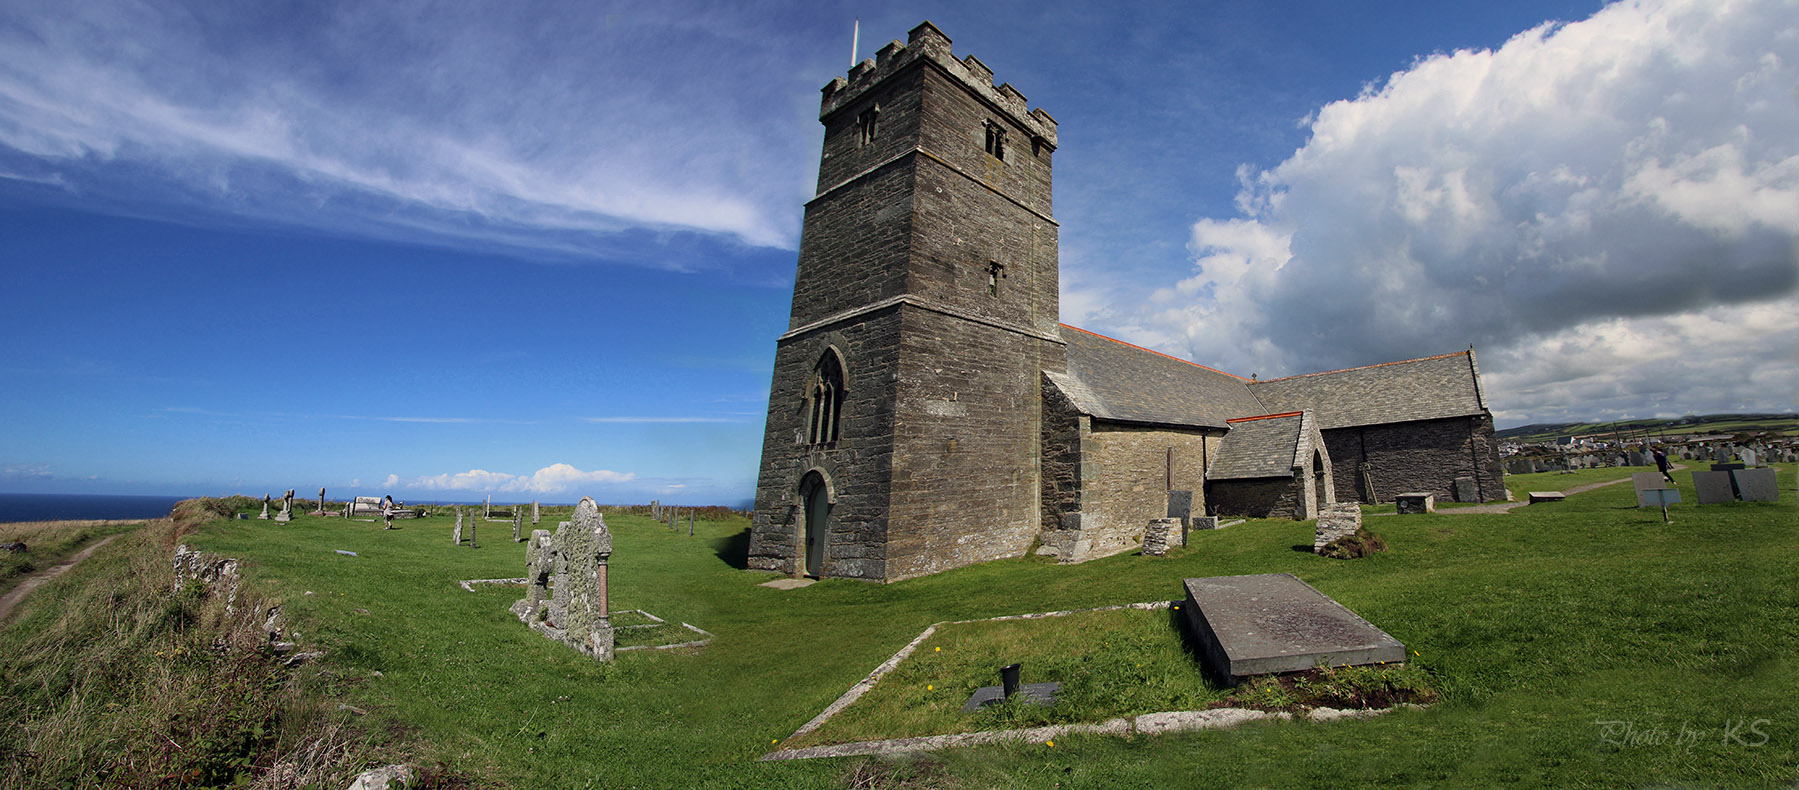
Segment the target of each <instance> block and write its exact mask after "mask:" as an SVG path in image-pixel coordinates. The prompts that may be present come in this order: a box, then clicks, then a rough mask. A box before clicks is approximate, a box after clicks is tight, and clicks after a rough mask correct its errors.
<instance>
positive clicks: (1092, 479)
mask: <svg viewBox="0 0 1799 790" xmlns="http://www.w3.org/2000/svg"><path fill="white" fill-rule="evenodd" d="M1208 442H1209V443H1210V446H1209V447H1208V446H1205V445H1206V444H1207V443H1208ZM1217 442H1218V440H1217V439H1216V438H1209V437H1207V436H1206V435H1205V433H1204V432H1203V429H1193V430H1191V431H1185V430H1178V429H1170V428H1150V427H1142V426H1134V425H1120V424H1116V423H1106V422H1101V421H1097V420H1096V421H1094V422H1093V430H1092V432H1091V433H1090V434H1088V436H1087V437H1086V441H1084V442H1083V443H1082V448H1083V452H1082V458H1081V460H1082V465H1081V468H1082V471H1081V478H1082V492H1083V494H1084V496H1083V497H1082V502H1081V532H1082V534H1083V536H1084V537H1085V538H1086V539H1087V540H1089V541H1091V544H1092V549H1091V556H1094V557H1101V556H1106V555H1108V554H1116V553H1118V552H1120V551H1125V550H1127V549H1130V548H1132V547H1134V546H1135V545H1136V544H1137V542H1138V541H1141V540H1142V539H1143V530H1144V528H1145V527H1147V526H1148V525H1149V520H1150V519H1152V518H1163V517H1165V516H1167V515H1168V492H1169V491H1171V490H1173V491H1192V492H1194V493H1193V496H1194V499H1195V502H1194V506H1193V509H1194V511H1195V512H1196V513H1202V514H1203V513H1204V512H1205V508H1204V497H1205V493H1204V492H1205V467H1204V463H1205V459H1206V458H1207V457H1209V456H1210V455H1211V454H1215V453H1216V452H1217V450H1218V445H1217ZM1169 448H1174V464H1173V468H1172V472H1173V474H1172V478H1173V484H1172V485H1170V483H1169V478H1170V474H1169V472H1170V467H1169V463H1168V461H1169V452H1168V451H1169Z"/></svg>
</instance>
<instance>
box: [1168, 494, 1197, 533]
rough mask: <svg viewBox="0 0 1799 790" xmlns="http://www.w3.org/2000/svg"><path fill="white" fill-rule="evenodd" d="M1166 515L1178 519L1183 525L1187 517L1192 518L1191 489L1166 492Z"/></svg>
mask: <svg viewBox="0 0 1799 790" xmlns="http://www.w3.org/2000/svg"><path fill="white" fill-rule="evenodd" d="M1168 517H1169V518H1178V519H1180V520H1181V524H1182V525H1183V526H1185V525H1186V524H1187V523H1188V519H1191V518H1193V492H1192V491H1170V492H1168Z"/></svg>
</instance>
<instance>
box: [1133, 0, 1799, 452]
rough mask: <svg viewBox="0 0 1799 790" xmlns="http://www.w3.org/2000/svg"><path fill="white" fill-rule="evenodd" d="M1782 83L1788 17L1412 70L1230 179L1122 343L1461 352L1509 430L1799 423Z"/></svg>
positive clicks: (1634, 26)
mask: <svg viewBox="0 0 1799 790" xmlns="http://www.w3.org/2000/svg"><path fill="white" fill-rule="evenodd" d="M1795 86H1799V14H1796V13H1794V7H1793V4H1792V3H1791V2H1790V0H1640V1H1639V2H1622V3H1618V4H1614V5H1610V6H1607V7H1605V8H1603V9H1601V10H1600V11H1599V12H1598V13H1596V14H1594V16H1592V17H1591V18H1589V19H1586V20H1584V21H1580V22H1574V23H1570V24H1566V25H1559V24H1545V25H1543V26H1540V27H1537V28H1535V29H1532V30H1528V31H1525V32H1523V33H1520V34H1519V35H1517V36H1515V37H1514V38H1512V39H1511V40H1510V41H1508V42H1507V43H1506V44H1504V45H1503V46H1501V47H1500V48H1498V49H1497V50H1480V51H1458V52H1454V53H1448V54H1437V55H1433V56H1430V57H1426V58H1422V59H1420V60H1418V61H1417V62H1415V63H1414V64H1413V65H1412V66H1411V67H1410V68H1408V69H1406V70H1405V71H1402V72H1399V73H1396V74H1394V75H1392V76H1391V77H1390V78H1389V79H1387V80H1386V81H1385V82H1384V83H1382V84H1379V85H1375V86H1370V87H1369V88H1368V89H1366V90H1365V91H1364V92H1363V94H1362V95H1360V96H1358V97H1356V98H1354V99H1349V100H1344V101H1338V102H1335V103H1332V104H1330V105H1327V106H1325V107H1323V108H1322V109H1320V110H1319V111H1318V112H1317V113H1316V114H1315V116H1314V117H1313V118H1312V120H1311V122H1310V139H1309V140H1308V141H1307V142H1306V143H1305V145H1304V146H1302V147H1301V148H1300V149H1299V150H1297V151H1296V152H1295V153H1294V154H1293V155H1292V156H1291V157H1290V158H1288V159H1287V160H1286V161H1284V162H1282V163H1280V164H1279V165H1277V166H1275V167H1273V168H1271V169H1267V170H1260V171H1257V170H1255V169H1253V168H1245V169H1243V170H1241V171H1240V173H1239V176H1240V180H1241V183H1242V187H1241V190H1240V192H1239V194H1238V197H1237V205H1238V207H1239V209H1240V210H1241V212H1242V215H1241V216H1239V217H1233V218H1224V219H1218V218H1206V219H1201V220H1199V221H1198V222H1196V223H1195V224H1194V225H1193V227H1192V239H1191V244H1190V248H1191V249H1192V250H1193V253H1194V267H1193V270H1192V271H1191V272H1190V273H1189V275H1188V276H1187V277H1185V278H1184V279H1181V280H1179V281H1178V282H1175V283H1172V284H1168V285H1166V286H1164V287H1162V288H1160V289H1159V290H1157V291H1156V292H1155V294H1154V295H1153V297H1152V299H1151V304H1150V307H1151V309H1150V310H1147V311H1145V312H1143V313H1141V314H1140V316H1141V317H1140V318H1138V319H1136V321H1137V323H1136V325H1134V326H1127V327H1120V328H1116V329H1117V331H1121V332H1123V333H1124V334H1126V335H1127V336H1129V337H1133V338H1136V339H1141V340H1145V341H1148V342H1152V343H1157V344H1159V345H1162V346H1163V347H1166V348H1172V349H1176V350H1181V351H1185V352H1186V353H1188V354H1190V355H1192V356H1193V358H1195V359H1199V360H1202V361H1205V362H1207V363H1208V364H1219V365H1223V366H1224V367H1226V368H1227V369H1230V370H1234V371H1240V372H1243V373H1244V374H1245V375H1247V374H1248V373H1250V372H1259V373H1261V374H1262V375H1263V376H1264V377H1266V376H1269V375H1274V374H1283V373H1299V372H1307V371H1313V370H1323V369H1330V368H1336V367H1343V366H1348V365H1357V364H1365V363H1371V362H1379V361H1386V360H1393V359H1402V358H1408V357H1415V356H1422V355H1426V354H1435V353H1443V352H1447V351H1454V350H1457V349H1460V348H1465V347H1467V346H1469V345H1471V344H1472V345H1476V346H1478V347H1479V348H1480V349H1481V351H1482V354H1481V363H1482V368H1483V372H1484V373H1485V374H1486V375H1487V379H1488V383H1489V390H1490V391H1492V393H1493V395H1494V400H1495V401H1496V403H1497V404H1498V406H1499V409H1500V412H1501V414H1503V415H1509V416H1510V417H1512V418H1513V419H1514V420H1523V419H1525V418H1526V417H1530V416H1533V415H1536V416H1542V417H1547V416H1549V415H1551V414H1553V413H1557V412H1563V413H1567V414H1569V415H1571V416H1579V415H1587V414H1588V412H1587V411H1584V410H1583V409H1584V408H1586V407H1587V406H1588V405H1592V404H1608V405H1607V406H1601V407H1600V408H1601V410H1602V411H1603V410H1604V409H1605V408H1610V409H1612V411H1611V413H1612V414H1617V413H1619V412H1620V411H1625V412H1628V411H1630V410H1632V409H1633V408H1634V407H1633V406H1631V405H1630V404H1631V403H1633V402H1641V401H1633V400H1632V397H1631V396H1632V395H1633V394H1635V395H1647V396H1650V397H1648V398H1647V400H1648V401H1655V400H1656V399H1657V398H1660V399H1661V401H1662V402H1665V403H1666V404H1667V407H1668V408H1669V409H1672V410H1674V411H1675V412H1684V411H1694V410H1701V411H1703V410H1712V409H1725V408H1758V409H1770V408H1779V409H1789V408H1793V404H1794V401H1795V399H1796V398H1795V392H1796V391H1799V386H1796V385H1799V381H1795V377H1794V374H1793V373H1792V372H1791V371H1792V370H1793V369H1794V364H1793V363H1794V362H1795V361H1799V360H1795V357H1794V350H1793V349H1794V348H1795V347H1799V324H1796V323H1795V321H1794V320H1793V318H1792V316H1794V315H1795V313H1799V298H1796V297H1795V292H1796V288H1799V89H1796V88H1795ZM1770 368H1772V370H1770ZM1714 377H1715V378H1714ZM1726 390H1728V391H1726ZM1657 393H1659V394H1657ZM1730 404H1736V405H1735V406H1731V405H1730ZM1592 416H1601V415H1592Z"/></svg>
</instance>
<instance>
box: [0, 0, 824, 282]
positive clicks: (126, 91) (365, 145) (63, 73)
mask: <svg viewBox="0 0 1799 790" xmlns="http://www.w3.org/2000/svg"><path fill="white" fill-rule="evenodd" d="M682 6H683V4H681V3H667V4H662V5H658V6H653V7H645V8H638V9H634V10H633V11H632V13H630V14H610V13H607V11H606V9H605V8H603V7H601V6H590V5H585V4H559V3H548V2H522V3H511V2H506V3H503V2H471V3H464V4H459V5H458V6H457V7H456V8H455V9H454V10H453V11H451V10H448V9H446V8H444V7H442V6H439V5H436V4H431V3H426V2H423V1H422V0H419V1H418V2H407V1H405V0H402V1H401V2H393V3H377V4H368V3H350V2H329V1H327V2H322V3H313V4H308V5H307V6H306V8H305V9H304V10H296V9H295V8H293V7H284V8H282V9H279V10H277V9H274V8H272V7H263V6H257V5H253V4H252V5H225V6H218V7H216V8H210V9H209V10H208V12H207V13H205V14H194V13H190V12H188V11H185V10H183V9H181V8H180V7H179V6H178V5H170V4H133V3H126V2H122V1H115V2H107V1H106V0H102V1H101V2H97V3H80V4H75V5H68V4H63V3H58V2H52V1H49V0H22V1H21V2H18V3H12V4H9V5H8V6H7V10H6V11H4V12H0V173H7V174H15V173H17V174H25V175H24V176H17V175H11V176H10V177H15V178H17V177H26V178H29V179H30V180H34V181H40V182H43V183H48V184H57V185H63V186H66V187H68V188H70V189H74V190H78V191H80V192H81V193H82V194H83V195H84V201H87V202H89V203H91V205H93V206H97V207H103V208H104V207H108V206H133V205H135V206H137V207H139V208H143V207H145V206H147V205H149V204H150V201H149V200H148V199H147V198H149V197H150V195H151V194H154V195H155V201H156V202H157V203H158V204H160V205H162V206H163V207H164V210H174V208H176V207H171V206H170V205H169V204H168V203H167V201H170V200H173V201H175V202H176V203H185V204H186V207H187V208H199V209H201V210H202V211H203V212H216V213H218V214H222V215H230V216H239V217H245V216H247V217H252V218H256V219H262V220H284V221H288V222H305V223H308V224H314V225H316V226H318V227H323V228H328V229H331V230H333V231H337V232H343V231H345V230H346V229H349V230H360V231H363V232H369V233H374V234H378V235H397V236H403V237H426V238H431V237H436V238H456V237H463V238H469V237H473V238H479V239H484V240H487V241H491V242H493V243H496V244H501V245H509V246H523V247H528V248H532V249H545V250H556V251H562V252H573V253H577V254H578V253H582V252H587V253H591V252H593V251H594V250H595V249H598V248H601V247H604V246H605V244H606V242H605V241H604V239H605V238H606V237H609V236H616V235H618V234H623V233H630V232H648V233H661V232H666V231H670V230H678V231H696V232H700V233H707V234H719V235H722V236H725V237H729V238H732V239H735V240H737V241H738V242H741V243H744V244H749V245H758V246H784V247H790V246H792V245H793V244H794V243H795V241H796V231H797V227H798V204H799V200H801V199H803V197H804V196H805V194H806V191H807V189H806V188H807V186H808V183H807V182H808V181H809V179H808V174H807V173H806V172H804V166H803V163H806V162H809V161H811V160H812V158H813V157H812V156H811V155H810V154H809V149H810V148H811V147H812V145H813V144H814V138H815V136H816V135H815V132H814V131H813V130H811V129H808V128H807V124H809V123H812V121H810V119H809V118H807V113H806V111H805V110H806V109H808V108H804V107H801V106H796V105H795V104H794V103H793V101H792V99H791V97H792V96H795V95H806V94H803V93H801V94H796V92H795V88H797V87H799V86H800V85H804V86H806V87H807V88H808V89H809V90H808V91H807V93H813V92H815V90H816V88H817V86H816V85H812V84H811V83H812V82H815V81H817V78H816V77H815V76H810V77H809V76H805V72H806V69H804V68H802V67H801V65H802V64H801V62H800V60H799V58H800V57H801V56H799V55H797V54H796V52H795V50H794V49H791V48H786V47H781V46H779V45H778V44H779V42H781V41H783V40H784V39H786V37H788V36H790V35H791V33H789V32H788V31H787V28H786V23H787V22H789V21H791V20H782V19H772V18H769V16H768V15H767V14H764V13H762V12H760V11H752V10H750V9H744V10H743V11H741V12H738V11H734V10H732V9H731V8H729V7H722V6H720V7H707V8H706V9H704V11H703V12H701V11H700V10H699V9H694V8H684V7H682ZM273 14H280V15H281V17H280V19H279V20H278V23H277V20H275V19H273V18H271V15H273ZM771 43H774V44H776V46H770V44H771ZM696 53H704V55H703V56H694V55H695V54H696ZM722 62H728V63H731V64H732V65H731V67H729V68H718V64H720V63H722ZM645 63H654V64H655V66H654V67H653V68H648V67H645V66H644V65H643V64H645ZM771 75H775V78H773V79H771V78H770V76H771ZM672 95H680V96H682V97H684V101H680V102H675V101H669V98H668V97H669V96H672ZM702 117H703V118H721V119H729V120H728V121H723V122H719V123H705V122H702V121H701V120H700V118H702ZM796 163H801V166H800V167H797V168H796V166H795V165H796ZM121 173H129V174H130V175H129V177H128V178H127V177H124V176H121ZM146 178H148V179H150V181H149V183H146V182H145V179H146ZM377 217H378V219H374V218H377ZM649 263H652V264H661V263H665V262H663V261H649Z"/></svg>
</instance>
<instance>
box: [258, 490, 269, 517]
mask: <svg viewBox="0 0 1799 790" xmlns="http://www.w3.org/2000/svg"><path fill="white" fill-rule="evenodd" d="M268 517H269V495H268V494H263V495H262V515H260V516H257V518H260V519H265V520H266V519H267V518H268Z"/></svg>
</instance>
